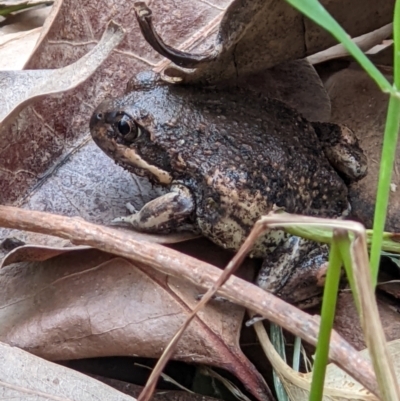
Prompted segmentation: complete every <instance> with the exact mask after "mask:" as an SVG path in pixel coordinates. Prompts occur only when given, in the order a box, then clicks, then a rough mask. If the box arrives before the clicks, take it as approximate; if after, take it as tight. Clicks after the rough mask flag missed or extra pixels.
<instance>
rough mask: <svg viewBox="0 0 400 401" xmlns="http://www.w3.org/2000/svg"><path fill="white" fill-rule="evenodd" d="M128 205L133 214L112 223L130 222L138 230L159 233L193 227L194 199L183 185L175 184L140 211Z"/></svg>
mask: <svg viewBox="0 0 400 401" xmlns="http://www.w3.org/2000/svg"><path fill="white" fill-rule="evenodd" d="M128 205H129V206H128ZM128 205H127V208H128V210H129V211H130V212H131V213H132V214H131V215H130V216H125V217H118V218H116V219H114V220H113V221H112V223H128V224H130V225H131V226H133V228H134V229H135V230H137V231H142V232H148V233H159V234H161V233H169V232H172V231H181V230H182V229H183V228H185V229H188V228H192V225H191V224H190V216H191V214H192V212H193V211H194V200H193V198H192V195H191V193H190V191H189V190H188V189H187V188H186V187H184V186H182V185H173V186H172V187H171V192H169V193H167V194H165V195H163V196H160V197H158V198H156V199H154V200H152V201H150V202H148V203H146V204H145V205H144V206H143V207H142V209H141V210H139V211H137V210H136V209H135V208H134V207H133V206H132V205H131V204H128Z"/></svg>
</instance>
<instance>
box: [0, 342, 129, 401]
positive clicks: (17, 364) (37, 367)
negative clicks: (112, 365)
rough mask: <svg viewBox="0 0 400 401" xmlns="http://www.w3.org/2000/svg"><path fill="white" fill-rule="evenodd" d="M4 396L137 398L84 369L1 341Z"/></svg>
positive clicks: (67, 400)
mask: <svg viewBox="0 0 400 401" xmlns="http://www.w3.org/2000/svg"><path fill="white" fill-rule="evenodd" d="M0 397H1V398H2V399H3V400H14V401H23V400H27V399H35V400H37V401H73V400H79V401H95V400H99V399H100V400H107V401H134V400H135V399H134V398H132V397H129V396H128V395H126V394H123V393H121V392H119V391H117V390H115V389H113V388H112V387H110V386H107V385H105V384H104V383H102V382H100V381H97V380H95V379H93V378H91V377H89V376H86V375H83V374H82V373H78V372H75V371H73V370H71V369H68V368H65V367H63V366H59V365H56V364H55V363H51V362H48V361H45V360H44V359H41V358H38V357H37V356H34V355H32V354H29V353H28V352H25V351H23V350H21V349H18V348H16V347H12V346H9V345H6V344H3V343H0Z"/></svg>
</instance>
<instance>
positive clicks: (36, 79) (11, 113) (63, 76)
mask: <svg viewBox="0 0 400 401" xmlns="http://www.w3.org/2000/svg"><path fill="white" fill-rule="evenodd" d="M123 35H124V31H123V29H122V28H121V27H120V26H119V25H117V24H116V23H114V22H111V23H109V24H108V26H107V29H106V30H105V32H104V35H103V36H102V40H101V41H100V42H99V44H98V45H97V46H96V47H94V48H93V49H92V50H91V51H90V52H89V53H87V54H86V55H85V56H83V57H81V58H80V59H79V60H78V61H76V62H75V63H73V64H71V65H69V66H67V67H63V68H60V69H55V70H50V69H49V70H30V71H10V72H6V71H3V72H1V74H0V90H1V92H0V93H1V98H0V104H1V108H0V124H1V129H2V131H1V132H0V134H1V135H3V132H4V131H5V128H6V127H7V126H8V125H9V124H10V123H11V121H12V120H13V119H14V118H15V117H16V116H17V115H18V113H19V112H20V111H21V110H22V109H23V108H24V107H26V106H27V105H28V104H30V103H32V102H33V101H34V100H38V99H40V98H42V97H43V96H45V95H49V94H56V93H60V92H64V91H67V90H71V89H74V88H76V87H77V86H78V85H79V84H81V83H82V82H84V81H85V80H87V79H88V78H89V77H90V76H91V75H92V74H93V73H94V71H96V69H97V68H98V66H99V65H100V64H101V63H102V62H103V61H104V60H105V59H106V58H107V57H108V55H109V54H110V52H111V51H112V49H113V48H114V47H115V46H117V45H118V43H119V42H120V41H121V40H122V38H123Z"/></svg>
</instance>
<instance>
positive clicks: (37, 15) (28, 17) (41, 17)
mask: <svg viewBox="0 0 400 401" xmlns="http://www.w3.org/2000/svg"><path fill="white" fill-rule="evenodd" d="M50 11H51V6H49V5H48V6H44V7H35V8H33V9H29V10H24V11H21V12H17V13H13V14H12V15H8V16H7V18H5V19H4V21H1V22H0V37H2V36H5V35H8V34H10V33H17V32H23V31H31V30H32V29H35V28H41V27H42V26H43V24H44V22H45V21H46V18H47V17H48V16H49V13H50ZM0 54H1V50H0ZM29 56H30V54H29Z"/></svg>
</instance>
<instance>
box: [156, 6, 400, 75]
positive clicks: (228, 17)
mask: <svg viewBox="0 0 400 401" xmlns="http://www.w3.org/2000/svg"><path fill="white" fill-rule="evenodd" d="M321 3H322V4H323V5H324V6H325V7H326V8H327V10H328V11H329V12H330V13H331V14H332V16H333V17H334V18H335V19H336V20H337V21H338V22H339V24H340V25H342V27H343V28H344V29H345V30H346V31H347V33H348V34H349V35H351V36H360V35H362V34H364V33H367V32H370V31H373V30H375V29H377V28H380V27H382V26H383V25H385V24H388V23H390V22H392V16H393V7H394V1H387V2H385V3H384V6H382V5H378V4H377V3H376V2H374V0H369V1H367V2H366V1H364V2H356V1H354V2H348V1H345V0H323V1H321ZM154 15H156V14H155V13H154ZM158 31H159V32H162V31H161V30H158ZM166 43H168V44H171V43H169V42H168V41H166ZM334 44H336V41H335V39H334V38H333V37H332V36H331V34H329V33H328V32H326V31H325V30H323V29H322V28H321V27H320V26H318V25H316V24H315V23H314V22H312V21H311V20H310V19H308V18H306V17H305V16H303V15H301V14H300V13H298V12H297V11H296V10H294V9H293V8H292V7H291V6H290V5H289V4H288V3H286V2H282V1H275V0H267V1H265V0H256V1H254V0H234V1H233V2H232V3H231V5H230V7H229V8H228V9H227V13H226V14H225V15H224V17H223V19H222V22H221V27H220V30H219V33H218V36H217V40H216V42H215V47H214V48H211V49H207V51H206V52H204V54H205V55H207V57H205V59H204V60H202V61H201V63H200V64H198V68H197V69H196V70H195V71H194V72H189V73H187V72H185V71H179V69H178V68H175V69H170V70H169V71H168V75H172V76H176V75H178V76H180V77H184V80H185V81H186V82H193V81H207V82H210V81H212V82H219V81H221V80H224V79H228V80H229V79H231V80H234V79H235V78H236V77H237V76H240V75H245V74H248V73H254V72H259V71H261V70H263V69H265V68H270V67H272V66H275V65H277V64H279V63H282V62H285V61H288V60H294V59H299V58H303V57H305V56H307V55H310V54H313V53H316V52H318V51H321V50H323V49H326V48H327V47H330V46H332V45H334ZM171 60H172V58H171ZM176 63H177V64H178V63H179V61H178V60H176ZM178 65H182V67H190V68H192V67H194V66H197V65H184V64H178ZM173 70H174V72H173Z"/></svg>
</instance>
